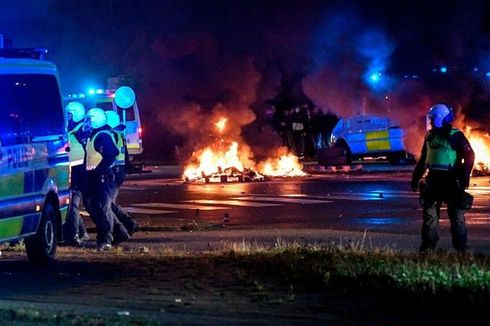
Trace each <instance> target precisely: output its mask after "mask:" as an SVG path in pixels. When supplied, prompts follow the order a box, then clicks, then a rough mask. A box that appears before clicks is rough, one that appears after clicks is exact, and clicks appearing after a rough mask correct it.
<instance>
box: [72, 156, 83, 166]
mask: <svg viewBox="0 0 490 326" xmlns="http://www.w3.org/2000/svg"><path fill="white" fill-rule="evenodd" d="M82 164H83V158H82V159H81V160H77V161H71V160H70V167H72V166H77V165H82Z"/></svg>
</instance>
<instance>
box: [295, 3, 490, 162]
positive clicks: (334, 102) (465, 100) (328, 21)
mask: <svg viewBox="0 0 490 326" xmlns="http://www.w3.org/2000/svg"><path fill="white" fill-rule="evenodd" d="M378 4H379V3H378ZM439 5H440V6H439ZM396 6H398V4H397V5H396ZM396 6H393V5H390V4H385V5H384V6H383V10H382V12H381V11H380V9H379V7H377V6H376V5H375V4H374V5H373V4H372V3H370V4H369V6H368V5H365V6H363V5H362V4H358V5H355V4H353V5H351V6H347V7H343V8H341V9H338V10H330V11H326V13H325V19H324V21H323V22H322V24H321V25H320V27H319V28H318V30H317V36H316V38H315V41H314V42H313V54H314V55H313V59H314V63H315V65H314V69H312V71H311V72H310V74H309V75H308V76H306V77H305V78H304V80H303V83H302V84H303V88H304V91H305V93H306V94H307V95H308V96H309V97H310V98H311V99H312V100H313V101H314V102H315V103H316V104H318V105H319V106H321V107H322V108H324V110H325V109H327V110H328V111H330V112H334V113H335V114H337V115H338V116H339V117H349V116H351V115H354V114H361V113H366V114H380V115H385V116H388V117H390V119H391V120H392V123H394V124H399V125H400V126H401V127H403V128H404V130H405V132H406V138H405V140H406V143H405V145H406V148H407V149H408V151H409V152H411V153H414V154H416V155H418V154H419V152H420V148H421V145H422V142H423V135H424V133H425V115H426V113H427V110H428V108H429V107H430V106H431V105H433V104H435V103H438V102H443V103H448V104H450V105H452V106H454V107H459V108H460V109H459V111H460V112H461V117H460V120H462V119H464V120H465V123H470V124H472V125H480V126H481V125H482V123H481V122H483V121H488V122H490V117H489V115H488V114H487V113H486V112H485V109H484V108H485V107H486V108H488V107H489V105H490V97H489V93H488V90H487V87H488V86H486V85H487V83H488V81H487V78H485V76H484V73H482V71H489V69H490V67H489V66H488V64H489V63H490V61H488V59H489V56H488V55H484V53H485V51H483V49H488V48H489V47H488V33H484V31H483V30H482V22H484V21H485V20H486V21H487V24H488V17H486V18H485V17H483V15H482V13H484V12H485V10H484V8H485V4H484V3H483V2H475V3H472V4H471V5H469V6H467V5H466V4H463V3H462V2H450V3H444V4H443V3H439V2H436V3H434V5H433V6H430V7H427V6H420V3H417V2H414V3H412V4H409V3H405V2H404V3H402V4H401V6H399V7H398V8H397V7H396ZM422 7H423V9H422ZM376 11H378V12H376ZM424 13H425V14H424ZM427 13H429V14H427ZM395 17H396V21H394V20H392V18H393V19H394V18H395ZM415 17H416V18H415ZM414 19H416V21H415V20H414ZM487 28H488V27H487ZM488 30H490V28H488ZM476 66H478V67H480V68H479V70H478V71H477V69H475V68H474V67H476ZM441 67H446V69H447V70H446V73H442V72H441V71H442V69H440V68H441ZM483 67H486V68H483Z"/></svg>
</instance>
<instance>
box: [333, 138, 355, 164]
mask: <svg viewBox="0 0 490 326" xmlns="http://www.w3.org/2000/svg"><path fill="white" fill-rule="evenodd" d="M335 147H338V148H342V151H343V156H344V157H345V164H351V163H352V153H351V152H350V148H349V146H348V145H347V143H345V142H344V141H340V142H338V143H336V144H335Z"/></svg>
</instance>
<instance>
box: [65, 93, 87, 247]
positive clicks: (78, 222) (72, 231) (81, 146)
mask: <svg viewBox="0 0 490 326" xmlns="http://www.w3.org/2000/svg"><path fill="white" fill-rule="evenodd" d="M65 111H66V115H67V121H68V126H67V130H68V137H69V138H68V142H69V146H70V151H69V152H68V154H69V157H70V168H71V184H70V192H71V201H70V206H69V208H68V214H67V217H66V222H65V224H63V238H64V239H65V244H67V245H69V246H80V245H81V243H82V241H84V240H88V239H89V236H88V233H87V230H86V229H85V224H84V223H83V219H82V217H81V216H80V204H81V201H82V191H83V188H84V184H85V164H84V157H85V144H86V142H87V138H88V136H89V132H88V131H87V130H84V122H85V107H84V106H83V104H82V103H80V102H70V103H68V105H67V106H66V108H65Z"/></svg>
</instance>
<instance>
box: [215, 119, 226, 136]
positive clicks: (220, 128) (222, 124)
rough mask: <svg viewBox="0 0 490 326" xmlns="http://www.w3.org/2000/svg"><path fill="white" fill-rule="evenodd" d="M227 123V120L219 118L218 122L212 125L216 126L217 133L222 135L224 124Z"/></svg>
mask: <svg viewBox="0 0 490 326" xmlns="http://www.w3.org/2000/svg"><path fill="white" fill-rule="evenodd" d="M227 122H228V119H227V118H221V119H220V120H219V121H218V122H216V123H215V124H214V125H215V126H216V128H218V131H219V132H220V133H223V131H224V130H225V127H226V123H227Z"/></svg>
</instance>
